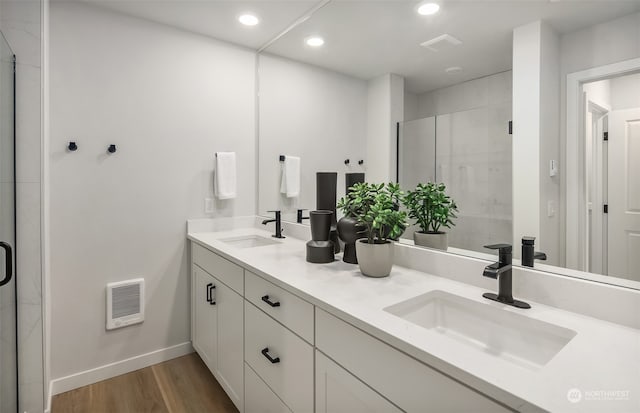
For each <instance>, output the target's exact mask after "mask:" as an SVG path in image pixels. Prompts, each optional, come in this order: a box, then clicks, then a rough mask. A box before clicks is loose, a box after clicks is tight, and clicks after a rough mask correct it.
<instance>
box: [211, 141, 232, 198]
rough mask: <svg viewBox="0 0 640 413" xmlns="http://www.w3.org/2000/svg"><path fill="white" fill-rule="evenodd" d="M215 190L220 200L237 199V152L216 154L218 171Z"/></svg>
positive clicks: (214, 185)
mask: <svg viewBox="0 0 640 413" xmlns="http://www.w3.org/2000/svg"><path fill="white" fill-rule="evenodd" d="M213 188H214V193H215V195H216V197H217V198H218V199H232V198H235V197H236V153H235V152H218V153H217V154H216V171H215V179H214V183H213Z"/></svg>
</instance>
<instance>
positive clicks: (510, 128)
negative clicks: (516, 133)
mask: <svg viewBox="0 0 640 413" xmlns="http://www.w3.org/2000/svg"><path fill="white" fill-rule="evenodd" d="M509 135H513V121H512V120H510V121H509Z"/></svg>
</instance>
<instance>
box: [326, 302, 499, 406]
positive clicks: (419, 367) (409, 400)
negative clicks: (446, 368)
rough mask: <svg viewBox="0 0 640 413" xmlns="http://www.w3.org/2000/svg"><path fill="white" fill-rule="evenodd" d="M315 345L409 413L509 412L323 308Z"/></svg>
mask: <svg viewBox="0 0 640 413" xmlns="http://www.w3.org/2000/svg"><path fill="white" fill-rule="evenodd" d="M316 346H317V348H318V349H319V350H321V351H322V352H323V353H325V354H326V355H328V356H329V357H331V358H332V359H333V360H335V361H336V363H338V364H340V365H342V366H343V367H344V368H345V369H347V370H348V371H349V372H351V373H352V374H353V375H355V376H357V377H358V378H359V379H360V380H362V381H363V382H365V383H366V384H367V385H369V386H370V387H371V388H373V389H375V390H376V391H378V392H379V393H380V394H382V395H383V396H384V397H386V398H387V399H389V400H390V401H392V402H393V403H394V404H395V405H397V406H398V407H400V408H401V409H402V410H404V411H406V412H424V411H425V406H428V407H429V411H434V412H478V413H480V412H487V413H489V412H490V413H501V412H510V411H511V410H509V409H507V408H506V407H503V406H502V405H500V404H497V403H496V402H494V401H493V400H490V399H488V398H487V397H485V396H483V395H482V394H480V393H477V392H475V391H474V390H472V389H470V388H468V387H466V386H464V385H463V384H461V383H459V382H457V381H455V380H453V379H450V378H449V377H447V376H445V375H444V374H442V373H440V372H438V371H437V370H434V369H432V368H430V367H429V366H427V365H425V364H422V363H421V362H419V361H417V360H415V359H413V358H411V357H409V356H407V355H406V354H404V353H402V352H400V351H399V350H396V349H395V348H393V347H391V346H389V345H388V344H386V343H383V342H382V341H380V340H378V339H376V338H373V337H372V336H370V335H369V334H367V333H365V332H363V331H361V330H359V329H357V328H355V327H353V326H352V325H350V324H347V323H345V322H344V321H342V320H340V319H338V318H336V317H334V316H332V315H331V314H329V313H327V312H325V311H322V310H320V309H318V310H317V311H316ZM488 367H489V368H490V366H488Z"/></svg>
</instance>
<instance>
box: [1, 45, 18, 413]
mask: <svg viewBox="0 0 640 413" xmlns="http://www.w3.org/2000/svg"><path fill="white" fill-rule="evenodd" d="M14 85H15V56H14V55H13V52H12V51H11V48H10V47H9V45H8V44H7V41H6V40H5V38H4V36H2V34H1V33H0V412H2V413H5V412H7V413H11V412H17V411H18V366H17V338H16V337H17V336H16V327H17V307H16V277H15V275H16V268H15V265H14V263H15V244H16V219H15V218H16V202H15V200H16V177H15V133H14V131H15V126H14V125H15V87H14Z"/></svg>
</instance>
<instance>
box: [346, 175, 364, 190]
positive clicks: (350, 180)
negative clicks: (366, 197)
mask: <svg viewBox="0 0 640 413" xmlns="http://www.w3.org/2000/svg"><path fill="white" fill-rule="evenodd" d="M363 182H364V172H349V173H346V174H344V192H345V193H347V194H348V193H349V188H351V187H352V186H354V185H355V184H361V183H363Z"/></svg>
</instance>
